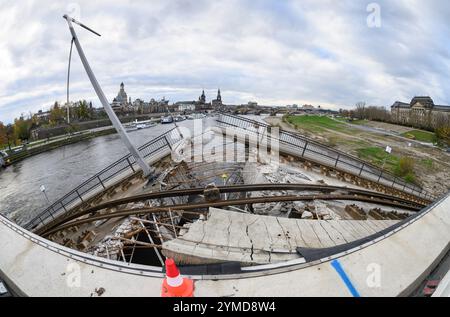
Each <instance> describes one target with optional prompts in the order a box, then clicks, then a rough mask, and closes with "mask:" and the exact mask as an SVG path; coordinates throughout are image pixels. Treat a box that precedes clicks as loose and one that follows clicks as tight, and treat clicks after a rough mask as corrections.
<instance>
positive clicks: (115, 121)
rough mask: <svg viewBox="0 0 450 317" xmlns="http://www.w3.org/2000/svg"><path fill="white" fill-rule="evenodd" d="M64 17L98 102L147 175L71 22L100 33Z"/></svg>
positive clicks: (148, 168) (146, 168) (146, 166)
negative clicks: (93, 70)
mask: <svg viewBox="0 0 450 317" xmlns="http://www.w3.org/2000/svg"><path fill="white" fill-rule="evenodd" d="M64 19H66V20H67V23H68V24H69V29H70V33H71V34H72V37H73V41H74V43H75V47H76V48H77V51H78V55H79V56H80V59H81V62H82V63H83V66H84V69H85V70H86V73H87V75H88V77H89V80H90V81H91V84H92V86H93V87H94V90H95V92H96V94H97V96H98V99H100V102H101V103H102V105H103V107H104V108H105V111H106V113H107V114H108V117H109V119H110V120H111V122H112V124H113V126H114V128H115V129H116V130H117V133H119V136H120V138H121V139H122V141H123V143H125V146H126V147H127V148H128V150H129V151H130V153H131V154H132V155H133V156H134V158H135V160H136V162H137V163H138V165H139V166H140V167H141V169H142V171H143V173H144V177H148V176H149V175H150V174H151V173H152V171H151V170H150V167H149V165H148V164H147V163H146V162H145V160H144V158H143V157H142V155H141V153H139V151H138V150H137V149H136V148H135V147H134V145H133V144H132V143H131V140H130V139H129V138H128V135H127V133H126V131H125V129H124V128H123V126H122V124H121V123H120V121H119V118H117V115H116V114H115V112H114V110H113V109H112V107H111V105H110V104H109V102H108V100H107V99H106V97H105V94H104V93H103V90H102V88H101V87H100V85H99V83H98V81H97V78H96V77H95V75H94V73H93V72H92V69H91V67H90V65H89V63H88V61H87V59H86V56H85V55H84V52H83V49H82V48H81V44H80V41H79V40H78V37H77V34H76V33H75V30H74V28H73V25H72V22H73V23H76V24H78V25H80V26H81V27H83V28H85V29H87V30H89V31H91V32H92V33H94V34H96V35H98V36H100V34H98V33H97V32H95V31H93V30H91V29H90V28H88V27H87V26H85V25H83V24H81V23H80V22H78V21H76V20H75V19H73V18H71V17H69V16H68V15H64Z"/></svg>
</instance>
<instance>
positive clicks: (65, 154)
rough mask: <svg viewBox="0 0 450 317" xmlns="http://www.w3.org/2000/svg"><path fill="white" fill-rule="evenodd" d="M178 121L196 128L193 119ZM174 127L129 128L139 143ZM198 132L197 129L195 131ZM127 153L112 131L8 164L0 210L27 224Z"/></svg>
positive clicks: (0, 185)
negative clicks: (135, 129)
mask: <svg viewBox="0 0 450 317" xmlns="http://www.w3.org/2000/svg"><path fill="white" fill-rule="evenodd" d="M195 121H196V123H198V121H199V120H195ZM177 125H178V126H180V127H186V128H188V129H189V130H190V131H192V132H193V131H194V129H193V127H194V121H193V120H186V121H183V122H179V123H177ZM212 125H215V120H214V119H213V118H206V119H203V128H206V127H208V126H212ZM196 126H197V125H196ZM172 128H174V124H169V125H161V124H159V125H157V126H155V127H152V128H149V129H144V130H138V131H133V132H130V133H129V136H130V138H131V140H132V142H133V143H134V144H135V145H136V146H140V145H143V144H145V143H147V142H149V141H150V140H152V139H153V138H154V137H157V136H159V135H161V134H163V133H164V132H166V131H168V130H170V129H172ZM199 133H201V131H198V129H196V131H195V134H196V135H198V134H199ZM127 153H128V151H127V149H126V148H125V145H124V144H123V143H122V141H121V140H120V137H119V135H118V134H113V135H108V136H102V137H97V138H94V139H91V140H86V141H82V142H78V143H75V144H71V145H67V146H64V147H61V148H58V149H55V150H52V151H49V152H45V153H42V154H39V155H36V156H33V157H30V158H27V159H25V160H23V161H21V162H18V163H16V164H15V165H13V166H9V167H7V168H6V169H5V170H2V171H0V213H1V214H3V215H6V216H7V217H8V218H10V219H11V220H13V221H15V222H17V223H18V224H21V225H24V224H25V223H26V222H28V221H30V220H31V219H32V218H33V217H34V216H36V215H37V214H38V213H39V212H41V211H42V210H44V209H45V208H46V207H47V206H49V204H50V203H51V202H54V201H56V200H57V199H59V198H61V197H62V196H63V195H65V194H66V193H68V192H69V191H70V190H72V189H73V188H75V187H76V186H78V185H79V184H81V183H82V182H84V181H85V180H87V179H88V178H89V177H91V176H93V175H95V174H96V173H97V172H99V171H101V170H102V169H103V168H105V167H106V166H108V165H110V164H112V163H113V162H115V161H117V160H118V159H120V158H121V157H123V156H124V155H126V154H127ZM41 185H44V186H45V188H46V191H45V194H44V193H43V192H41V190H40V187H41ZM45 195H47V197H48V200H47V198H46V196H45ZM49 202H50V203H49Z"/></svg>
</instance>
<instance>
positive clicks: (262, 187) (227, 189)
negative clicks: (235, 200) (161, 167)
mask: <svg viewBox="0 0 450 317" xmlns="http://www.w3.org/2000/svg"><path fill="white" fill-rule="evenodd" d="M217 188H218V189H219V191H220V192H221V193H236V192H255V191H276V190H291V191H321V192H333V191H345V192H347V193H348V194H353V195H366V196H371V197H376V198H380V199H387V200H390V201H394V202H398V203H401V204H403V205H411V206H412V207H417V209H421V208H423V207H425V206H426V204H423V203H420V202H414V201H411V200H407V199H403V198H399V197H393V196H391V195H386V194H382V193H378V192H371V191H366V190H362V189H356V188H348V187H339V186H328V185H311V184H250V185H232V186H219V187H217ZM204 190H205V189H204V188H190V189H177V190H169V191H161V192H153V193H146V194H141V195H136V196H131V197H125V198H121V199H117V200H113V201H109V202H106V203H103V204H99V205H97V206H94V207H91V208H88V209H85V210H83V211H81V212H78V213H73V214H70V213H67V214H65V215H66V217H62V218H59V219H58V218H57V219H55V220H54V221H53V222H50V223H48V224H47V225H45V226H43V227H41V228H39V229H38V231H37V233H40V232H45V231H46V230H49V229H51V228H54V227H56V226H59V225H60V224H62V223H64V222H67V221H71V220H73V219H76V218H78V217H81V216H83V215H86V214H90V213H93V212H96V211H98V210H102V209H106V208H112V207H116V206H119V205H124V204H128V203H134V202H141V201H145V200H150V199H160V198H170V197H180V196H191V195H200V194H203V193H204ZM62 216H63V215H62Z"/></svg>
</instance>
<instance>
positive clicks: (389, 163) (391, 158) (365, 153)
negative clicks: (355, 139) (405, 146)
mask: <svg viewBox="0 0 450 317" xmlns="http://www.w3.org/2000/svg"><path fill="white" fill-rule="evenodd" d="M357 153H358V157H359V158H361V159H363V160H365V161H368V162H370V163H372V164H374V165H376V166H379V167H383V168H384V169H386V170H388V171H389V172H391V173H393V174H394V175H396V176H398V177H401V178H403V179H404V180H406V181H407V182H408V183H414V182H415V181H416V177H415V174H414V170H413V165H414V162H411V163H410V164H411V167H410V169H409V170H405V169H404V168H402V166H403V165H404V163H403V161H404V160H405V159H407V158H399V157H398V156H396V155H393V154H389V153H387V152H386V151H385V150H384V149H382V148H379V147H366V148H360V149H358V150H357Z"/></svg>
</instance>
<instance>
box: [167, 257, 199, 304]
mask: <svg viewBox="0 0 450 317" xmlns="http://www.w3.org/2000/svg"><path fill="white" fill-rule="evenodd" d="M161 297H194V281H193V280H190V279H188V278H185V277H182V276H181V275H180V271H179V270H178V268H177V266H176V265H175V261H174V260H173V259H166V278H165V279H164V281H163V284H162V289H161Z"/></svg>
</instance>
